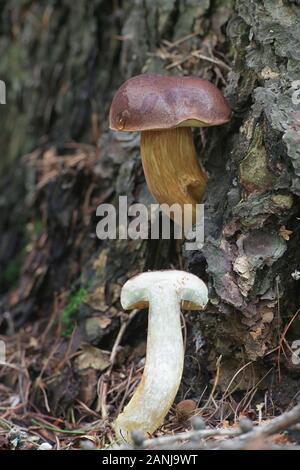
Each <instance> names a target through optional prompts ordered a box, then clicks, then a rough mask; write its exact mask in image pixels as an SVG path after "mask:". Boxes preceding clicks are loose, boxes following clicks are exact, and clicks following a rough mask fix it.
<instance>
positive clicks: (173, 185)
mask: <svg viewBox="0 0 300 470" xmlns="http://www.w3.org/2000/svg"><path fill="white" fill-rule="evenodd" d="M141 156H142V163H143V168H144V173H145V177H146V181H147V185H148V187H149V189H150V191H151V193H152V194H153V196H154V197H155V199H156V200H157V201H158V202H159V204H163V203H166V204H168V205H169V206H171V205H173V204H175V203H177V204H179V205H180V206H182V208H183V206H184V204H191V205H192V213H193V223H195V221H196V204H198V203H200V202H201V199H202V197H203V194H204V191H205V188H206V182H207V176H206V174H205V172H204V170H203V169H202V168H201V166H200V164H199V163H198V160H197V156H196V151H195V146H194V140H193V135H192V131H191V129H190V128H189V127H176V128H174V129H164V130H157V131H156V130H149V131H148V130H147V131H142V133H141Z"/></svg>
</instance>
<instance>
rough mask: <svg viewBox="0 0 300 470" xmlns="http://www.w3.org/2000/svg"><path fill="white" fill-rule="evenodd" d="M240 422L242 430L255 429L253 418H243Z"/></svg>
mask: <svg viewBox="0 0 300 470" xmlns="http://www.w3.org/2000/svg"><path fill="white" fill-rule="evenodd" d="M239 424H240V429H241V431H242V432H250V431H252V429H253V423H252V421H251V419H248V418H241V419H240V423H239Z"/></svg>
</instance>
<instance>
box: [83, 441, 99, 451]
mask: <svg viewBox="0 0 300 470" xmlns="http://www.w3.org/2000/svg"><path fill="white" fill-rule="evenodd" d="M79 447H80V448H81V449H83V450H95V449H96V445H95V443H94V442H93V441H90V440H89V439H81V440H80V441H79Z"/></svg>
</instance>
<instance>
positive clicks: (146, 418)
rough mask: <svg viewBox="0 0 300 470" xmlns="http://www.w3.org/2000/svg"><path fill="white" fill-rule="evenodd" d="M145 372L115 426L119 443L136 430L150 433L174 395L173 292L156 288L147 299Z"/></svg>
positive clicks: (178, 354) (179, 357) (178, 364)
mask: <svg viewBox="0 0 300 470" xmlns="http://www.w3.org/2000/svg"><path fill="white" fill-rule="evenodd" d="M148 322H149V323H148V337H147V355H146V363H145V369H144V373H143V377H142V379H141V382H140V383H139V385H138V387H137V389H136V391H135V393H134V395H133V397H132V399H131V401H130V402H129V404H128V405H127V406H126V407H125V409H124V411H123V413H121V414H120V415H119V416H118V418H117V420H116V422H115V425H114V427H115V430H116V434H117V437H118V438H119V439H121V440H126V441H130V440H131V432H132V431H134V430H136V429H138V430H140V431H142V432H144V433H145V434H146V433H152V432H154V431H155V430H156V429H157V428H158V427H160V426H161V425H162V423H163V420H164V417H165V416H166V414H167V413H168V411H169V409H170V408H171V406H172V403H173V401H174V399H175V396H176V394H177V391H178V388H179V385H180V381H181V376H182V371H183V362H184V349H183V340H182V333H181V325H180V299H179V296H178V294H177V293H176V291H175V290H171V291H165V290H162V289H161V288H159V287H157V288H156V289H152V290H151V293H150V297H149V320H148Z"/></svg>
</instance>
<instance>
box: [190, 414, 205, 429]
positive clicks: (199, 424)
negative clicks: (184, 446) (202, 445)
mask: <svg viewBox="0 0 300 470" xmlns="http://www.w3.org/2000/svg"><path fill="white" fill-rule="evenodd" d="M192 426H193V429H194V430H195V431H202V429H205V427H206V426H205V422H204V420H203V419H202V418H200V416H194V417H193V418H192Z"/></svg>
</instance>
